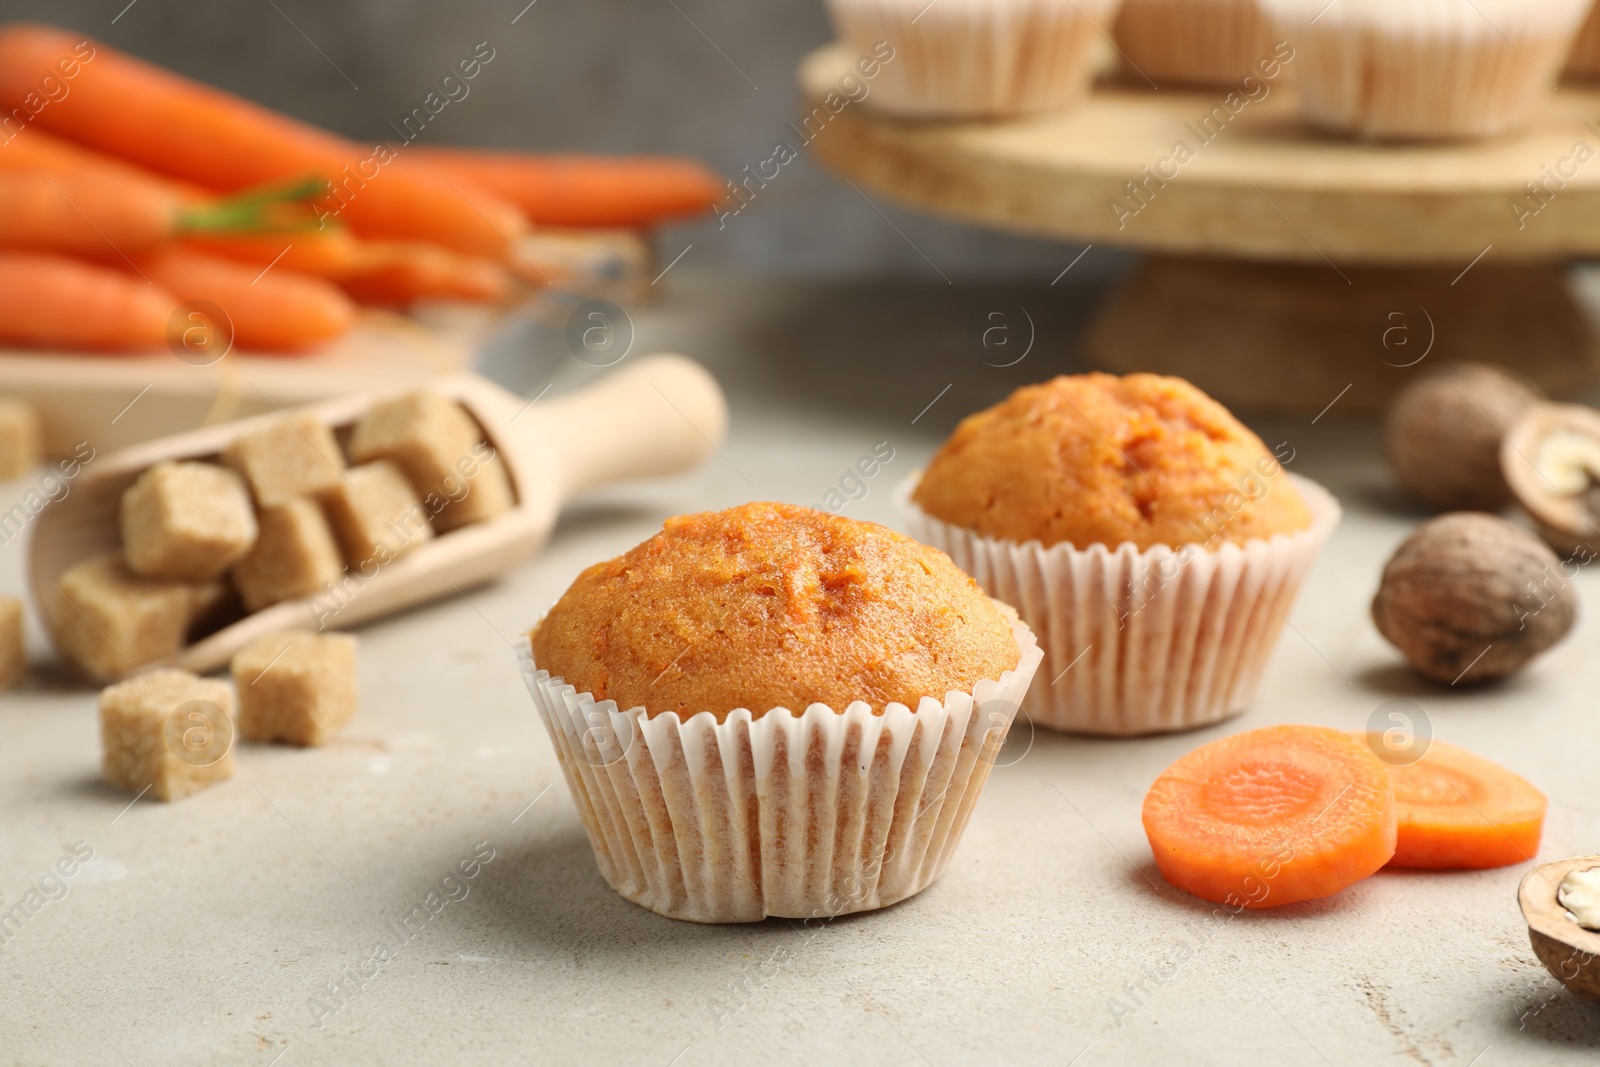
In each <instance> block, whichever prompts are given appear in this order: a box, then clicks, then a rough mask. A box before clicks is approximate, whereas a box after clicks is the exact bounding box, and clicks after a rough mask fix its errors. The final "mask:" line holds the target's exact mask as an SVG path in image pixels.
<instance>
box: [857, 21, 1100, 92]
mask: <svg viewBox="0 0 1600 1067" xmlns="http://www.w3.org/2000/svg"><path fill="white" fill-rule="evenodd" d="M1119 2H1120V0H933V2H932V3H929V0H828V13H829V15H830V16H831V18H832V20H833V25H834V29H835V32H837V34H838V36H839V37H840V39H842V40H843V41H844V42H845V44H846V45H847V46H848V47H849V48H850V49H851V50H853V51H854V52H857V53H859V54H860V55H863V56H867V55H872V54H874V52H873V50H874V49H875V48H876V47H877V45H878V43H879V42H882V41H887V42H888V43H889V44H890V45H891V46H892V47H893V48H894V57H893V58H892V59H890V60H888V61H886V62H884V63H883V64H882V66H881V69H880V71H879V73H878V75H877V76H876V78H875V79H873V80H872V81H871V82H870V83H869V84H870V85H871V87H872V88H871V92H870V94H869V95H868V96H867V98H866V101H865V103H866V106H867V107H870V108H874V109H876V110H879V111H882V112H885V113H888V114H894V115H901V116H905V117H909V118H997V117H1003V116H1008V115H1025V114H1030V113H1033V112H1039V111H1053V110H1058V109H1061V108H1065V107H1068V106H1070V105H1072V104H1073V103H1076V102H1077V101H1078V100H1079V99H1080V98H1082V97H1083V96H1084V95H1086V94H1087V93H1088V90H1089V83H1090V81H1091V80H1092V79H1093V76H1094V69H1093V67H1094V48H1095V44H1096V42H1097V41H1099V40H1100V31H1099V30H1097V29H1096V27H1097V26H1098V27H1100V28H1101V29H1109V27H1110V23H1111V20H1112V17H1113V16H1114V15H1115V13H1116V9H1117V4H1118V3H1119Z"/></svg>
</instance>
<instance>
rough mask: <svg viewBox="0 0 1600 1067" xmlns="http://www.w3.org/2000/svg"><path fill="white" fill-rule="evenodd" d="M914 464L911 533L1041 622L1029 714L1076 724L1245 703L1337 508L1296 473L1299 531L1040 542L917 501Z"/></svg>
mask: <svg viewBox="0 0 1600 1067" xmlns="http://www.w3.org/2000/svg"><path fill="white" fill-rule="evenodd" d="M1285 473H1287V472H1285ZM920 477H921V472H920V471H919V472H917V473H916V474H913V475H912V476H911V477H910V478H908V479H907V480H906V481H904V482H902V483H901V484H900V485H899V486H898V487H897V488H896V490H895V498H896V500H897V501H898V502H899V503H900V504H901V505H902V507H903V508H904V509H905V513H906V517H907V522H908V527H909V532H910V534H911V536H913V537H915V538H916V539H917V540H919V541H922V542H923V543H924V544H929V545H933V546H934V547H935V548H939V549H942V550H943V551H944V552H945V553H946V554H948V555H949V556H950V558H951V559H953V560H955V563H956V566H958V567H960V568H961V569H962V570H964V571H966V572H967V573H968V574H970V575H972V577H973V578H974V579H976V580H977V582H978V584H979V585H981V586H983V588H984V590H985V591H986V592H988V594H989V595H990V596H992V597H994V598H995V599H997V600H1002V601H1004V602H1006V603H1008V604H1012V605H1014V606H1015V607H1016V609H1017V612H1018V614H1020V615H1021V616H1022V619H1023V621H1024V622H1026V623H1027V624H1028V625H1029V626H1031V627H1033V629H1034V631H1035V632H1036V633H1037V634H1038V638H1039V643H1040V647H1041V648H1042V649H1043V650H1044V662H1043V664H1041V666H1040V672H1039V679H1038V682H1037V683H1036V684H1035V685H1034V686H1033V688H1032V689H1030V690H1028V695H1027V698H1026V699H1025V700H1024V701H1023V708H1024V709H1025V710H1026V711H1027V713H1028V716H1029V718H1031V719H1032V721H1033V723H1034V724H1035V725H1038V726H1048V727H1051V728H1053V729H1056V730H1065V731H1069V732H1073V733H1088V734H1106V735H1113V736H1132V735H1137V734H1153V733H1166V732H1169V731H1174V730H1192V729H1195V728H1196V727H1200V726H1205V725H1207V724H1209V723H1214V722H1220V721H1221V720H1223V719H1226V718H1229V717H1231V716H1233V715H1237V714H1238V713H1239V712H1241V711H1243V710H1244V709H1245V707H1246V706H1247V705H1248V704H1249V703H1250V701H1251V699H1252V698H1253V697H1254V696H1255V691H1256V686H1257V685H1258V684H1259V683H1260V681H1261V673H1262V671H1263V670H1264V669H1265V668H1266V665H1267V661H1268V659H1270V658H1271V656H1272V650H1273V648H1274V647H1275V646H1276V645H1277V642H1278V637H1279V635H1280V634H1281V633H1282V631H1283V626H1284V622H1285V621H1286V620H1287V618H1288V615H1289V610H1290V608H1291V607H1293V605H1294V600H1295V597H1296V595H1298V593H1299V591H1300V584H1301V582H1302V581H1303V580H1304V579H1305V576H1306V573H1307V572H1308V571H1310V569H1311V565H1312V564H1313V563H1314V562H1315V561H1316V558H1317V553H1318V552H1320V551H1321V549H1322V546H1323V544H1324V542H1326V541H1327V539H1328V535H1329V534H1330V533H1332V531H1333V528H1334V527H1335V526H1336V525H1338V522H1339V516H1340V509H1339V503H1338V501H1336V500H1334V498H1333V497H1332V496H1331V495H1330V494H1329V493H1328V492H1327V490H1325V489H1323V488H1322V487H1321V486H1319V485H1317V484H1316V483H1315V482H1312V481H1310V480H1309V479H1306V478H1300V477H1297V476H1295V475H1293V474H1290V475H1288V477H1289V479H1290V480H1291V481H1292V482H1293V484H1294V486H1295V488H1296V489H1297V490H1299V492H1300V495H1301V497H1302V498H1303V499H1304V500H1305V503H1306V507H1307V508H1308V509H1310V511H1311V519H1312V522H1311V526H1310V528H1308V529H1306V530H1302V531H1300V532H1298V533H1295V534H1292V535H1283V534H1279V535H1277V536H1275V537H1273V538H1271V539H1270V540H1260V539H1253V540H1250V541H1247V542H1245V543H1244V544H1242V545H1239V544H1234V543H1232V542H1227V543H1224V544H1223V545H1221V546H1220V547H1218V548H1215V549H1210V550H1206V549H1202V548H1199V547H1198V546H1193V545H1191V546H1187V547H1184V548H1180V549H1178V550H1174V549H1172V548H1169V547H1167V546H1166V545H1156V546H1154V547H1152V548H1148V549H1146V550H1144V551H1142V552H1141V551H1139V550H1138V549H1137V548H1135V547H1134V545H1133V544H1132V543H1131V542H1125V543H1123V544H1122V545H1120V546H1118V547H1116V548H1107V547H1106V546H1105V545H1092V546H1090V547H1089V548H1087V549H1079V548H1075V547H1073V546H1072V545H1070V544H1058V545H1052V546H1050V547H1048V548H1046V547H1044V546H1042V545H1041V544H1040V543H1039V542H1038V541H1029V542H1027V543H1026V544H1019V543H1017V542H1014V541H1001V540H997V539H994V538H988V537H983V536H980V535H979V534H976V533H974V532H972V531H971V530H967V529H963V528H962V527H959V526H952V525H951V524H949V523H946V522H941V521H939V520H938V519H936V518H934V517H933V516H931V515H929V514H928V513H927V512H925V511H923V510H922V509H921V508H919V507H917V506H916V504H914V503H912V501H911V494H912V492H913V491H914V490H915V489H916V485H917V481H918V479H919V478H920Z"/></svg>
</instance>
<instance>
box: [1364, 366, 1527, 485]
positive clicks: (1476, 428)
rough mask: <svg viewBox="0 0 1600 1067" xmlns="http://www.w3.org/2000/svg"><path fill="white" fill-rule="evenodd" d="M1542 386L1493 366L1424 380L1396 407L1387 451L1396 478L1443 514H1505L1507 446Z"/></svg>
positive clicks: (1457, 368)
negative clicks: (1507, 439)
mask: <svg viewBox="0 0 1600 1067" xmlns="http://www.w3.org/2000/svg"><path fill="white" fill-rule="evenodd" d="M1542 399H1544V396H1543V394H1542V393H1541V392H1540V391H1539V389H1538V387H1537V386H1535V385H1532V384H1531V383H1529V382H1525V381H1523V380H1522V379H1521V378H1518V377H1515V376H1513V375H1511V374H1509V373H1507V372H1506V371H1503V370H1500V369H1499V368H1498V367H1491V366H1489V365H1488V364H1486V363H1460V364H1455V365H1453V366H1450V367H1447V368H1445V369H1443V370H1441V371H1439V372H1437V373H1434V374H1431V375H1429V376H1428V377H1426V378H1422V379H1419V380H1418V381H1416V382H1413V383H1412V384H1411V385H1409V386H1407V387H1406V388H1405V389H1403V390H1401V391H1400V395H1399V396H1397V397H1396V398H1395V401H1394V403H1393V404H1392V405H1390V407H1389V417H1388V420H1387V421H1386V423H1385V426H1384V445H1385V447H1386V449H1387V451H1388V453H1389V465H1390V466H1391V467H1393V468H1394V474H1395V477H1396V478H1398V479H1399V480H1400V484H1401V485H1403V486H1405V487H1406V489H1407V490H1409V491H1410V492H1411V493H1412V494H1413V495H1414V496H1416V497H1417V498H1418V499H1419V500H1421V501H1422V502H1423V503H1425V504H1427V505H1428V506H1430V507H1432V508H1434V509H1435V510H1437V511H1460V510H1464V509H1471V510H1474V511H1498V510H1500V509H1501V508H1503V507H1505V506H1506V505H1507V504H1509V503H1510V502H1511V489H1510V487H1508V486H1507V485H1506V480H1505V477H1504V475H1503V474H1501V471H1500V442H1501V441H1502V440H1503V439H1504V438H1505V434H1506V431H1507V430H1509V429H1510V428H1511V427H1512V425H1513V424H1514V423H1515V422H1516V421H1517V419H1518V417H1520V416H1521V415H1522V413H1523V412H1525V411H1526V410H1527V409H1528V408H1530V407H1532V406H1533V405H1534V404H1536V403H1538V402H1539V401H1540V400H1542Z"/></svg>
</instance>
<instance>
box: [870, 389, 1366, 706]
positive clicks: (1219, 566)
mask: <svg viewBox="0 0 1600 1067" xmlns="http://www.w3.org/2000/svg"><path fill="white" fill-rule="evenodd" d="M1290 458H1292V455H1291V457H1290ZM902 492H903V494H904V498H905V500H906V503H907V505H908V510H909V521H910V523H911V526H912V530H913V533H914V534H915V536H916V537H917V538H918V539H919V540H923V541H926V542H927V543H929V544H932V545H934V546H935V547H938V548H941V549H943V550H944V551H946V552H948V553H949V554H950V555H951V557H952V558H953V559H954V560H955V562H956V563H957V564H958V565H959V566H961V567H962V568H964V569H965V570H967V571H968V573H970V574H972V575H973V576H974V577H975V578H977V580H978V582H979V583H980V584H981V585H982V586H983V588H984V589H985V590H987V591H988V593H989V595H991V596H993V597H996V598H997V599H1000V600H1003V601H1005V602H1007V603H1010V604H1014V605H1016V607H1017V610H1018V611H1019V612H1020V613H1021V616H1022V618H1023V619H1024V620H1025V621H1026V622H1027V623H1028V624H1029V626H1031V627H1033V629H1034V630H1036V631H1038V633H1039V634H1040V638H1041V643H1042V645H1043V646H1044V650H1045V663H1044V671H1045V676H1046V677H1047V678H1049V679H1052V680H1053V681H1052V683H1051V684H1049V685H1040V686H1038V687H1036V688H1035V689H1034V690H1033V691H1031V692H1030V693H1029V695H1028V700H1027V702H1026V704H1025V707H1026V708H1027V709H1028V712H1029V714H1030V715H1031V716H1032V718H1033V720H1034V721H1035V722H1038V723H1042V724H1044V725H1047V726H1053V727H1056V728H1058V729H1063V730H1075V731H1082V732H1087V733H1101V734H1123V735H1125V734H1141V733H1155V732H1160V731H1165V730H1180V729H1189V728H1192V727H1195V726H1200V725H1204V724H1206V723H1210V722H1216V721H1218V720H1220V719H1223V718H1226V717H1228V716H1229V715H1230V714H1234V713H1237V712H1239V711H1242V710H1243V709H1244V707H1245V705H1246V704H1247V703H1248V702H1249V700H1250V698H1251V696H1252V695H1253V694H1254V692H1255V688H1256V684H1257V682H1258V681H1259V679H1260V675H1261V671H1262V669H1263V668H1264V667H1265V665H1266V661H1267V658H1268V657H1269V656H1270V654H1271V651H1272V648H1273V646H1274V644H1275V643H1276V640H1277V637H1278V634H1279V633H1280V631H1281V629H1282V626H1283V620H1284V618H1285V616H1286V615H1287V613H1288V610H1289V607H1290V605H1291V604H1292V603H1293V601H1294V597H1295V594H1296V593H1297V592H1298V590H1299V586H1300V582H1301V579H1302V578H1303V577H1304V575H1305V572H1306V571H1307V570H1308V569H1309V568H1310V565H1311V563H1312V561H1313V560H1314V559H1315V557H1316V553H1317V551H1318V549H1319V548H1320V547H1321V545H1322V542H1323V541H1324V540H1325V539H1326V537H1327V535H1328V533H1329V532H1330V531H1331V529H1332V527H1333V525H1334V524H1335V523H1336V522H1337V520H1338V513H1339V509H1338V505H1337V504H1336V503H1335V502H1334V500H1333V498H1332V497H1330V496H1328V494H1327V493H1326V492H1324V491H1323V490H1322V489H1320V488H1319V487H1317V486H1316V485H1314V484H1313V483H1311V482H1309V481H1307V480H1305V479H1303V478H1296V477H1295V476H1293V475H1290V474H1287V473H1285V472H1284V470H1283V467H1282V465H1281V464H1280V463H1279V462H1278V459H1277V457H1276V456H1274V455H1273V454H1272V453H1271V452H1269V451H1268V450H1267V448H1266V446H1265V445H1263V444H1262V442H1261V439H1260V438H1259V437H1257V436H1256V435H1255V434H1253V433H1251V432H1250V431H1249V430H1248V429H1246V428H1245V427H1244V426H1243V425H1242V424H1241V423H1240V422H1239V421H1238V420H1237V419H1235V418H1234V417H1233V416H1232V415H1231V414H1229V412H1228V411H1227V409H1226V408H1224V407H1223V406H1222V405H1220V404H1218V403H1217V402H1216V401H1214V400H1212V399H1211V398H1210V397H1208V396H1206V395H1205V394H1204V393H1202V392H1201V391H1200V390H1198V389H1196V388H1195V387H1194V386H1192V385H1190V384H1189V383H1188V382H1186V381H1183V380H1182V379H1179V378H1166V377H1161V376H1159V375H1154V374H1130V375H1127V376H1126V377H1117V376H1116V375H1110V374H1085V375H1078V376H1073V377H1060V378H1056V379H1054V380H1053V381H1049V382H1045V383H1042V384H1040V385H1032V386H1027V387H1025V388H1023V389H1019V390H1017V392H1015V393H1013V394H1012V395H1011V396H1010V397H1009V398H1008V399H1006V400H1005V401H1003V402H1001V403H1000V404H998V405H996V406H995V407H993V408H990V409H988V410H987V411H982V412H979V413H978V414H976V415H972V416H969V417H968V418H967V419H965V420H963V421H962V423H961V425H960V426H958V427H957V428H956V431H955V433H954V434H952V435H951V437H950V439H949V440H948V441H947V442H945V444H944V446H943V447H942V448H940V449H939V451H938V452H937V453H936V454H935V455H934V457H933V459H932V461H930V462H929V464H928V467H927V470H926V471H924V472H922V473H921V474H920V475H916V476H913V481H912V483H911V484H909V485H908V486H907V487H905V488H903V490H902Z"/></svg>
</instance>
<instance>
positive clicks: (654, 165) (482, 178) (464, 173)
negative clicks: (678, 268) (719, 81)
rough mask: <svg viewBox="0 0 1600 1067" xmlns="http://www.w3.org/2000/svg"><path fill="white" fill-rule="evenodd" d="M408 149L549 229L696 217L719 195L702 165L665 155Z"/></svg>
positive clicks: (718, 186) (719, 186) (715, 181)
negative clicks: (498, 198)
mask: <svg viewBox="0 0 1600 1067" xmlns="http://www.w3.org/2000/svg"><path fill="white" fill-rule="evenodd" d="M413 151H414V152H415V153H416V155H417V156H418V158H420V159H423V160H426V161H427V163H428V164H429V165H430V166H432V167H434V168H436V169H437V170H438V171H439V172H440V173H441V174H446V175H448V176H449V177H450V178H451V179H452V180H455V181H472V182H476V183H477V184H478V185H480V186H482V187H483V188H485V189H488V190H489V191H490V192H492V193H496V194H498V195H500V196H502V197H504V198H505V199H507V200H509V201H511V202H512V203H514V204H516V205H517V206H518V207H520V208H521V209H522V211H523V214H524V215H526V216H527V218H528V221H529V222H533V223H536V224H537V223H543V224H545V225H550V226H572V227H578V228H583V227H636V226H650V225H654V224H655V223H658V222H664V221H666V220H668V219H673V218H679V217H682V216H686V215H698V214H701V213H702V212H705V211H707V210H709V209H710V208H711V206H712V205H713V204H715V203H717V202H718V201H719V200H721V199H722V197H723V195H724V194H723V185H722V182H721V181H720V180H719V179H718V178H717V176H716V175H714V174H712V173H711V172H710V171H708V170H707V169H706V168H704V167H702V166H701V165H700V164H698V163H695V162H692V161H690V160H687V159H674V158H671V157H667V156H619V157H613V156H585V155H539V154H535V153H531V152H490V151H474V150H471V149H463V148H422V147H418V148H416V149H414V150H413Z"/></svg>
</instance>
